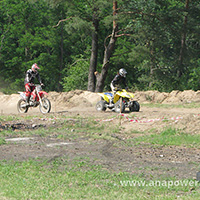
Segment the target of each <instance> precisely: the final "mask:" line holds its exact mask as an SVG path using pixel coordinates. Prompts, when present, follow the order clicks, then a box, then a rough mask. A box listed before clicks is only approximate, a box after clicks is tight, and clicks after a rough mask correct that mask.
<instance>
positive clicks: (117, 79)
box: [111, 74, 127, 87]
mask: <svg viewBox="0 0 200 200" xmlns="http://www.w3.org/2000/svg"><path fill="white" fill-rule="evenodd" d="M120 83H122V84H123V85H124V86H125V87H126V86H127V85H126V78H125V77H123V76H120V75H119V74H117V75H116V76H115V78H114V79H113V80H112V82H111V84H112V85H113V86H114V87H115V86H116V85H119V84H120Z"/></svg>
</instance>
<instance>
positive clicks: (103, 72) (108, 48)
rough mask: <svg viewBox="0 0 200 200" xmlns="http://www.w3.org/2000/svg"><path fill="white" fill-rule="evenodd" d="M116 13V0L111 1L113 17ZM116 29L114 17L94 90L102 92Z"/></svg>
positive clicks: (114, 41)
mask: <svg viewBox="0 0 200 200" xmlns="http://www.w3.org/2000/svg"><path fill="white" fill-rule="evenodd" d="M116 14H117V1H113V17H115V15H116ZM116 31H117V23H116V20H115V18H114V19H113V30H112V35H111V38H110V41H109V44H108V46H105V51H104V59H103V66H102V70H101V73H100V74H99V76H98V78H97V83H96V89H95V92H102V91H103V88H104V82H105V79H106V76H107V74H108V68H109V60H110V57H111V55H112V53H113V51H114V47H115V43H116V41H117V37H116Z"/></svg>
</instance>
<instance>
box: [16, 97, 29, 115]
mask: <svg viewBox="0 0 200 200" xmlns="http://www.w3.org/2000/svg"><path fill="white" fill-rule="evenodd" d="M17 110H18V112H19V113H27V111H28V106H27V105H26V101H25V100H24V99H20V100H19V101H18V103H17Z"/></svg>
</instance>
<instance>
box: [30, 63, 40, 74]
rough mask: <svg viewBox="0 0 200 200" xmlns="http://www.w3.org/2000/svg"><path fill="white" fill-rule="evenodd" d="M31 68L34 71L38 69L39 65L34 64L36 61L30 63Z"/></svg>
mask: <svg viewBox="0 0 200 200" xmlns="http://www.w3.org/2000/svg"><path fill="white" fill-rule="evenodd" d="M31 69H32V70H33V71H34V72H36V71H37V70H38V69H40V68H39V67H38V65H37V64H36V63H34V64H33V65H32V67H31Z"/></svg>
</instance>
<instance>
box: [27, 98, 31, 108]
mask: <svg viewBox="0 0 200 200" xmlns="http://www.w3.org/2000/svg"><path fill="white" fill-rule="evenodd" d="M30 98H31V96H28V97H26V106H29V105H30V104H29V101H30Z"/></svg>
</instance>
